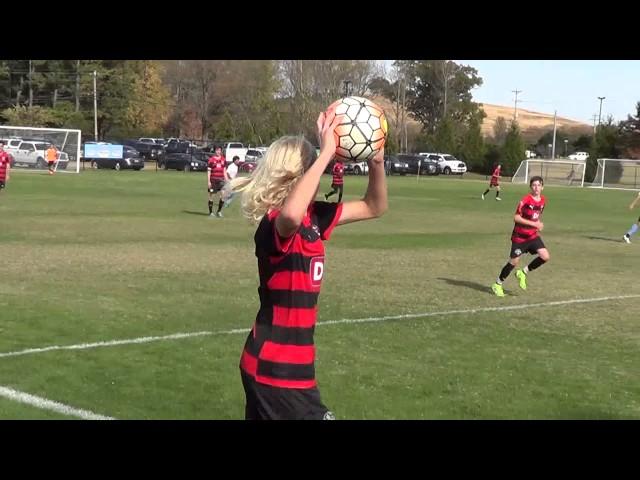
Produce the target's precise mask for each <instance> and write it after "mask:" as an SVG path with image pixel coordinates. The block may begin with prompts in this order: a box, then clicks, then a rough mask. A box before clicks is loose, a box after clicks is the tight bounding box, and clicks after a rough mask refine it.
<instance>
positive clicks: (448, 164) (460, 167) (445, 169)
mask: <svg viewBox="0 0 640 480" xmlns="http://www.w3.org/2000/svg"><path fill="white" fill-rule="evenodd" d="M418 155H422V156H423V157H427V158H428V159H429V160H433V161H435V162H438V170H440V173H444V174H445V175H451V174H452V173H455V174H458V175H462V174H463V173H466V171H467V165H466V164H465V163H464V162H463V161H461V160H458V159H457V158H456V157H454V156H453V155H449V154H448V153H424V152H423V153H419V154H418Z"/></svg>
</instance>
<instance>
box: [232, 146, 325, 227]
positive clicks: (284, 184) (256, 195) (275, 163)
mask: <svg viewBox="0 0 640 480" xmlns="http://www.w3.org/2000/svg"><path fill="white" fill-rule="evenodd" d="M315 160H316V150H315V148H314V147H313V146H312V145H311V144H310V143H309V142H308V141H307V140H306V139H305V138H304V137H302V136H286V137H281V138H280V139H278V140H276V141H275V142H273V143H272V144H271V146H270V147H269V150H267V153H266V154H265V156H264V158H263V159H262V160H261V161H260V164H259V165H258V166H257V167H256V169H255V170H254V171H253V173H252V174H251V176H250V177H240V178H235V179H234V180H232V181H231V189H232V190H233V191H236V192H242V212H243V214H244V216H245V217H247V218H248V219H249V221H250V222H252V223H258V222H260V220H261V219H262V217H263V216H264V214H265V213H267V211H268V210H269V209H279V208H281V207H282V205H283V204H284V201H285V199H286V198H287V195H289V192H291V190H292V189H293V187H294V185H295V184H296V183H297V182H298V179H299V178H300V177H302V175H303V174H304V172H305V171H306V170H307V169H308V168H309V167H310V166H311V165H312V164H313V162H315Z"/></svg>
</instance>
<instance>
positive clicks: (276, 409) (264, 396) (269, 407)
mask: <svg viewBox="0 0 640 480" xmlns="http://www.w3.org/2000/svg"><path fill="white" fill-rule="evenodd" d="M240 375H241V376H242V386H243V387H244V393H245V396H246V399H247V403H246V405H245V410H244V415H245V420H335V417H334V416H333V413H332V412H331V411H330V410H329V409H328V408H327V407H326V406H325V405H324V404H323V403H322V401H321V400H320V392H319V391H318V389H317V388H304V389H301V388H280V387H272V386H271V385H264V384H262V383H258V382H256V381H255V379H253V378H252V377H251V376H250V375H247V374H246V373H245V372H244V371H243V370H242V369H240Z"/></svg>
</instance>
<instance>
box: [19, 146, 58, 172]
mask: <svg viewBox="0 0 640 480" xmlns="http://www.w3.org/2000/svg"><path fill="white" fill-rule="evenodd" d="M12 141H13V140H12ZM49 145H51V144H50V143H47V142H43V141H38V140H34V141H21V142H20V144H19V145H18V146H17V147H15V149H13V148H12V149H11V154H12V155H13V158H14V160H15V163H16V165H26V166H27V167H31V168H40V169H45V168H47V162H46V160H45V152H46V151H47V149H48V148H49ZM68 163H69V156H68V155H67V154H66V153H65V152H61V151H60V150H58V169H59V170H60V169H61V170H65V169H66V168H67V164H68Z"/></svg>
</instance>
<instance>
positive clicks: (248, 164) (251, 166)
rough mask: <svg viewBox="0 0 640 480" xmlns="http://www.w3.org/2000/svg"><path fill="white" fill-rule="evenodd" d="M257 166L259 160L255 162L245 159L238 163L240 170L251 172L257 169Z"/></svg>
mask: <svg viewBox="0 0 640 480" xmlns="http://www.w3.org/2000/svg"><path fill="white" fill-rule="evenodd" d="M257 166H258V163H257V162H254V161H252V160H249V161H247V160H245V161H244V162H240V163H239V164H238V171H240V172H246V173H251V172H253V171H254V170H255V169H256V167H257Z"/></svg>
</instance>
